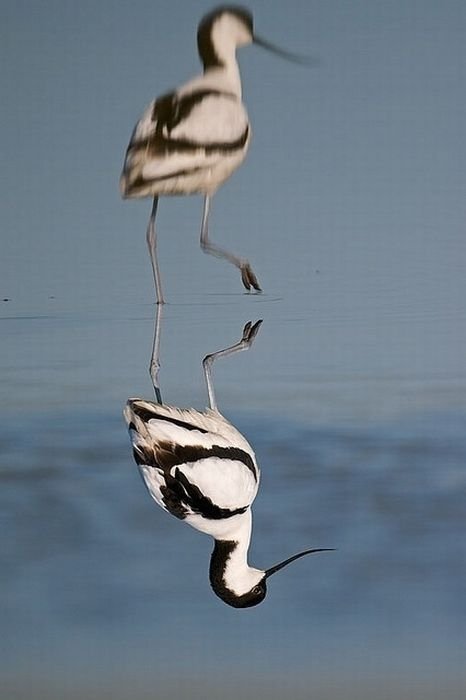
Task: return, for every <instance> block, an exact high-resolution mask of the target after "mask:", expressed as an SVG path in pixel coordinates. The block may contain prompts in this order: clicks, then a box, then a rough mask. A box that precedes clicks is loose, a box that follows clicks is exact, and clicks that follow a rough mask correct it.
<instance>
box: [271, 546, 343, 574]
mask: <svg viewBox="0 0 466 700" xmlns="http://www.w3.org/2000/svg"><path fill="white" fill-rule="evenodd" d="M334 551H335V550H334V549H333V548H328V547H327V548H319V549H306V550H305V551H304V552H299V554H295V555H294V556H292V557H290V558H289V559H285V561H281V562H280V563H279V564H275V566H272V567H271V568H270V569H267V571H266V572H265V578H269V576H272V574H276V573H277V571H280V569H283V568H284V567H285V566H288V564H291V562H292V561H295V560H296V559H300V558H301V557H304V556H305V555H306V554H315V553H316V552H334Z"/></svg>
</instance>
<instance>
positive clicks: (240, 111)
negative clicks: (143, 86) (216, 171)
mask: <svg viewBox="0 0 466 700" xmlns="http://www.w3.org/2000/svg"><path fill="white" fill-rule="evenodd" d="M163 109H164V105H161V116H162V113H163ZM162 120H163V116H162ZM248 130H249V124H248V116H247V114H246V110H245V109H244V106H243V105H242V103H241V101H240V100H239V99H238V98H237V97H236V95H234V94H232V93H230V92H223V91H220V90H214V89H211V88H204V89H202V88H198V89H196V90H193V91H191V92H187V93H185V94H182V95H177V96H176V98H175V99H174V100H173V101H172V110H171V114H170V118H169V119H168V120H167V121H165V122H164V126H163V128H162V133H163V135H164V136H165V137H166V138H167V139H170V140H171V141H172V142H174V143H180V142H181V143H183V142H186V143H191V144H193V145H195V146H196V147H198V148H205V149H206V150H207V151H209V150H214V149H217V150H227V151H228V150H231V149H235V148H239V147H242V146H244V143H245V142H246V140H247V136H248Z"/></svg>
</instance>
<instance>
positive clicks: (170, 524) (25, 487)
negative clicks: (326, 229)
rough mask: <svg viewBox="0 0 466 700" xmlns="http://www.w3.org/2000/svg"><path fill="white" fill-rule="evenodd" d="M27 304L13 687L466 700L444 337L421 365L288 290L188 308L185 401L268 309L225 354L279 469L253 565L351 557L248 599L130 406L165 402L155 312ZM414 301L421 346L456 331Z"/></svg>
mask: <svg viewBox="0 0 466 700" xmlns="http://www.w3.org/2000/svg"><path fill="white" fill-rule="evenodd" d="M215 265H216V262H215V261H214V262H212V266H213V268H214V270H215ZM324 297H325V295H323V294H321V298H322V299H323V298H324ZM14 303H15V302H14V301H13V300H12V301H11V302H8V303H7V302H5V303H4V305H3V307H2V309H3V312H4V315H3V318H2V319H1V326H2V336H3V338H4V345H3V351H2V362H1V366H0V375H1V383H2V386H3V387H4V389H5V392H4V400H3V402H2V420H1V428H0V449H1V455H2V458H1V472H0V481H1V491H0V498H1V506H0V512H1V518H2V532H3V538H2V548H1V564H0V572H1V578H2V596H1V599H0V608H1V620H2V635H1V642H0V644H1V647H2V662H1V663H2V678H3V680H2V684H3V691H2V692H3V694H2V696H1V697H2V698H3V697H5V698H21V699H22V698H40V699H42V698H44V699H45V698H61V697H65V696H66V697H67V698H75V697H76V698H78V697H79V698H103V697H104V698H105V697H109V698H110V697H112V698H118V699H119V698H121V699H122V700H123V698H127V697H132V698H135V699H136V700H139V698H141V699H143V698H149V697H156V698H163V699H165V698H178V697H180V696H181V695H182V694H185V695H187V696H188V697H194V698H197V697H199V698H202V697H207V698H210V697H212V698H214V697H220V696H221V697H226V698H230V697H232V698H233V697H235V696H236V695H237V694H238V692H241V693H243V696H244V697H252V695H253V694H254V695H258V696H259V697H266V696H267V697H272V698H275V697H277V698H279V697H283V694H284V693H285V692H286V693H292V694H294V697H298V698H301V697H302V698H307V697H310V696H311V695H312V696H316V697H319V698H327V697H328V698H329V699H330V698H350V699H351V698H355V699H356V698H361V697H368V698H370V697H377V698H417V697H419V698H420V697H422V698H438V697H442V698H452V699H456V698H458V700H459V698H462V697H463V696H464V692H465V690H466V675H465V672H464V664H463V657H464V639H465V632H466V602H465V596H464V584H465V581H466V545H465V539H464V532H465V526H466V508H465V505H464V504H465V497H466V411H464V410H463V408H462V407H461V402H462V400H463V399H464V375H463V374H461V373H460V372H459V371H457V369H455V367H451V368H450V370H451V371H447V370H448V368H446V369H445V372H442V371H440V370H436V367H435V366H434V365H433V364H430V363H431V362H433V360H432V359H431V358H434V357H435V356H436V352H437V357H438V352H439V349H440V348H442V347H443V346H444V341H443V340H442V341H441V342H439V344H438V345H437V347H436V348H432V347H430V348H429V347H426V348H425V351H424V350H423V351H422V353H423V354H422V353H421V351H420V350H419V354H420V355H421V356H422V357H423V362H421V363H420V364H421V366H420V367H418V370H417V371H416V368H415V366H414V365H416V364H419V361H418V359H417V358H416V357H414V358H411V359H410V358H409V357H406V355H405V354H404V353H403V352H401V350H400V353H399V354H398V355H397V354H395V355H394V356H393V355H392V354H391V352H389V351H387V349H386V348H385V347H384V343H383V342H381V339H380V338H378V337H377V334H376V333H375V334H372V332H371V330H370V329H369V327H368V326H369V322H368V321H367V319H365V318H363V317H360V318H358V313H353V314H352V315H350V318H347V319H342V318H340V317H339V316H338V317H336V318H335V317H333V318H332V315H331V314H330V315H329V314H328V313H326V312H325V309H319V308H317V309H311V308H310V307H309V308H308V306H307V304H305V303H300V304H298V305H297V306H296V307H295V309H294V312H293V309H292V306H291V302H290V301H289V300H287V299H284V298H280V297H271V296H267V295H262V296H258V297H248V296H245V295H241V294H238V295H233V296H232V297H230V296H228V295H224V296H221V295H217V296H216V295H204V296H200V297H193V298H191V300H188V299H186V298H181V297H179V298H177V297H176V296H175V297H174V299H173V301H172V303H171V304H170V305H167V307H166V309H165V312H164V319H163V321H164V325H163V333H164V335H163V344H162V373H161V379H162V389H163V390H164V398H165V400H166V401H167V402H170V401H173V402H174V403H178V404H180V405H196V406H198V407H202V406H204V405H205V389H204V386H203V383H202V381H203V380H202V374H201V370H200V362H199V360H200V358H201V356H202V355H203V354H204V353H205V352H207V351H211V350H214V349H216V348H218V347H221V346H224V345H226V344H228V343H230V342H232V341H234V340H236V339H237V338H238V337H239V335H240V332H241V328H242V323H243V321H245V320H247V318H249V317H251V318H253V319H255V318H258V317H263V318H264V319H265V321H264V326H263V329H262V333H261V334H260V335H259V337H258V339H257V341H256V345H255V346H254V347H253V349H252V350H251V351H249V352H248V353H242V354H241V355H239V356H237V357H235V358H231V360H229V361H225V362H224V363H220V362H219V363H218V365H217V366H216V368H215V370H216V371H215V377H216V386H217V392H218V398H219V402H220V405H221V407H222V409H223V411H224V413H225V414H226V415H227V416H228V417H229V418H230V419H232V420H233V422H234V423H235V424H236V425H237V426H238V427H239V428H240V429H241V430H242V431H243V432H244V433H245V434H246V435H247V437H248V439H249V440H250V442H251V443H252V445H253V446H254V448H255V449H256V453H257V456H258V459H259V461H260V464H261V466H262V469H263V481H262V486H261V490H260V493H259V496H258V498H257V501H256V506H255V510H254V517H255V529H254V536H253V543H252V548H251V557H250V558H251V562H253V563H254V564H256V565H257V566H261V567H266V566H270V565H271V564H273V563H275V562H276V561H278V560H280V559H281V558H284V557H286V556H288V555H289V554H291V553H293V552H295V551H298V550H300V549H302V548H305V547H308V546H329V547H336V548H337V551H335V552H333V553H328V554H322V555H319V556H315V557H314V558H312V559H308V560H303V561H301V562H299V563H296V565H295V566H294V567H290V569H288V570H287V571H286V572H284V573H283V575H282V576H281V577H277V579H276V580H273V581H272V582H271V585H270V589H269V591H270V592H269V595H268V597H267V600H266V601H265V603H264V604H263V605H261V606H259V607H258V608H255V609H251V610H248V611H237V610H233V609H229V608H228V607H227V606H225V605H223V604H222V603H221V602H220V601H218V600H217V599H216V598H215V596H214V595H213V594H212V593H211V591H210V589H209V585H208V577H207V572H208V561H209V555H210V550H211V543H210V541H209V539H208V538H207V537H205V536H203V535H201V534H200V533H197V532H195V531H192V530H191V529H189V528H188V527H185V526H183V525H182V524H181V523H179V522H177V521H176V520H175V519H173V518H170V517H169V516H168V515H167V514H165V513H163V512H162V511H160V510H159V509H158V508H157V507H156V506H155V504H153V503H152V501H151V499H150V498H149V497H148V495H147V493H146V492H145V489H144V488H143V485H142V483H141V481H140V478H139V476H138V474H137V471H136V468H135V465H134V464H133V462H132V457H131V453H130V449H129V442H128V439H127V434H126V429H125V426H124V423H123V420H122V417H121V410H122V406H123V404H124V401H125V400H126V398H127V397H128V396H129V395H138V394H139V395H146V396H150V391H149V388H150V384H149V380H148V378H147V376H146V369H145V367H146V365H147V361H148V357H149V349H150V342H151V329H152V318H151V317H152V313H153V307H152V306H151V305H149V304H145V305H144V304H142V303H141V304H140V305H139V306H138V305H137V304H136V303H131V304H130V303H128V302H126V306H125V304H124V303H122V308H121V309H120V310H119V309H118V308H111V306H110V305H109V307H108V308H106V309H103V308H101V309H100V310H99V309H90V308H86V307H85V306H84V307H82V308H81V310H80V311H79V312H78V311H76V310H74V311H71V310H68V311H67V310H66V309H65V308H60V300H59V299H47V300H43V301H40V300H39V301H38V302H37V304H36V308H35V309H33V311H32V312H31V313H30V314H26V313H24V310H22V309H20V310H19V313H17V311H18V309H17V308H15V306H14ZM372 303H373V304H374V305H375V306H377V304H379V303H381V302H378V301H377V298H376V299H375V300H374V301H373V302H372ZM63 306H64V304H63ZM116 306H118V304H116ZM324 306H325V305H324ZM354 308H356V306H355V307H354ZM381 313H383V310H382V312H381ZM387 315H388V312H387ZM411 316H412V318H411V319H410V321H409V324H408V325H404V324H405V319H404V315H403V314H400V313H399V312H398V311H397V309H396V307H395V306H394V307H392V314H391V318H390V317H389V320H388V323H391V324H392V329H393V327H394V326H396V327H397V330H398V332H399V331H400V328H404V329H405V333H404V335H401V334H399V335H398V336H397V338H398V340H397V344H399V345H400V346H401V345H403V346H406V343H409V342H410V337H409V336H410V333H413V330H412V329H413V328H415V333H417V334H418V333H422V332H424V331H425V332H427V331H426V329H427V327H428V326H430V332H431V333H432V334H433V335H435V334H440V331H441V329H442V326H443V324H445V325H446V327H447V330H448V326H449V325H450V331H451V332H452V333H454V332H455V328H454V327H453V326H454V325H455V326H456V327H457V326H458V324H457V321H458V317H455V318H454V319H453V322H449V321H448V319H445V318H443V317H442V318H441V317H440V316H438V317H435V315H434V316H433V317H432V316H429V317H428V318H427V320H426V319H425V318H424V317H423V316H422V314H417V313H416V311H413V312H412V314H411ZM311 322H312V323H311ZM350 323H352V324H353V325H354V326H356V327H358V328H360V330H361V332H362V333H363V335H364V338H365V339H368V338H369V336H371V337H372V340H371V343H370V345H369V347H367V346H365V347H364V345H365V343H363V342H362V341H361V339H360V337H359V335H358V334H357V333H356V334H355V333H354V329H353V332H351V334H349V333H348V326H349V324H350ZM366 324H367V325H366ZM311 326H312V327H311ZM345 337H347V338H348V341H347V342H346V343H345V342H344V338H345ZM438 337H440V335H439V336H438ZM363 347H364V349H363ZM358 348H359V349H360V352H358ZM375 348H377V349H378V353H377V352H375ZM445 352H446V353H447V354H448V353H451V349H450V348H446V350H445ZM400 357H404V365H403V363H402V362H400V360H399V358H400ZM410 362H412V364H413V366H412V367H409V364H410ZM439 364H440V363H439ZM183 395H185V396H186V400H185V401H183V400H182V397H183Z"/></svg>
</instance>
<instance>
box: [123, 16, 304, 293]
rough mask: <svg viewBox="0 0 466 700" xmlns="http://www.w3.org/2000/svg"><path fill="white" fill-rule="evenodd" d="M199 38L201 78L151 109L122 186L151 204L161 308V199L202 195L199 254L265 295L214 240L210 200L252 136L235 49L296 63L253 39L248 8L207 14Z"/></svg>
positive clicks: (150, 238)
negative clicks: (230, 268) (254, 48)
mask: <svg viewBox="0 0 466 700" xmlns="http://www.w3.org/2000/svg"><path fill="white" fill-rule="evenodd" d="M197 39H198V49H199V54H200V57H201V60H202V63H203V66H204V73H203V74H202V75H200V76H198V77H196V78H194V79H192V80H190V81H189V82H188V83H186V84H185V85H183V86H181V87H179V88H178V89H177V90H174V91H173V92H170V93H167V94H166V95H163V96H161V97H158V98H156V99H155V100H153V101H152V102H151V103H150V104H149V106H148V107H147V109H146V110H145V112H144V113H143V115H142V116H141V118H140V120H139V121H138V123H137V124H136V126H135V128H134V131H133V134H132V136H131V140H130V143H129V146H128V149H127V152H126V157H125V162H124V166H123V172H122V175H121V179H120V188H121V193H122V195H123V197H128V198H131V197H136V198H138V197H153V198H154V199H153V207H152V212H151V216H150V219H149V225H148V229H147V242H148V246H149V251H150V255H151V261H152V268H153V273H154V279H155V286H156V293H157V302H158V303H163V302H164V298H163V292H162V285H161V281H160V271H159V268H158V262H157V256H156V232H155V216H156V211H157V203H158V197H159V195H187V194H199V193H201V194H204V196H205V202H204V213H203V218H202V227H201V247H202V249H203V250H204V252H206V253H210V254H212V255H215V256H217V257H220V258H223V259H225V260H228V261H229V262H230V263H232V264H233V265H235V266H236V267H237V268H239V270H240V271H241V278H242V281H243V284H244V286H245V287H246V289H248V290H250V289H255V290H257V291H260V285H259V282H258V280H257V277H256V275H255V273H254V271H253V270H252V268H251V266H250V264H249V262H248V261H247V260H245V259H244V258H240V257H238V256H236V255H234V254H233V253H231V252H228V251H226V250H223V249H222V248H220V247H219V246H217V245H216V244H214V243H213V242H212V241H211V240H210V239H209V235H208V217H209V209H210V201H211V197H212V195H213V194H214V192H215V191H216V190H217V189H218V187H220V185H222V183H223V182H225V180H227V179H228V178H229V177H230V175H231V174H232V173H233V171H234V170H236V168H238V166H239V165H240V164H241V162H242V161H243V160H244V158H245V156H246V152H247V149H248V146H249V141H250V137H251V129H250V125H249V120H248V115H247V113H246V109H245V107H244V105H243V103H242V100H241V79H240V73H239V68H238V64H237V61H236V49H237V48H239V47H241V46H246V45H247V44H250V43H252V42H254V43H256V44H259V45H261V46H263V47H264V48H267V49H269V50H271V51H275V52H276V53H279V54H281V55H282V56H284V57H286V58H289V59H291V60H299V59H298V58H297V57H295V56H293V55H292V54H288V53H287V52H285V51H282V50H281V49H278V48H276V47H275V46H273V45H272V44H270V43H269V42H267V41H265V40H263V39H260V38H258V37H257V36H256V35H254V32H253V18H252V15H251V13H250V12H249V11H248V10H246V9H245V8H243V7H238V6H224V7H220V8H217V9H215V10H213V11H212V12H210V13H209V14H208V15H206V16H205V17H204V18H203V19H202V20H201V22H200V24H199V28H198V35H197Z"/></svg>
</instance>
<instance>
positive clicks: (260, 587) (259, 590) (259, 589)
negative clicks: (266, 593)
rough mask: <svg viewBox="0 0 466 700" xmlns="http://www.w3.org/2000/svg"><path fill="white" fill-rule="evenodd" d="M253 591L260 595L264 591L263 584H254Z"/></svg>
mask: <svg viewBox="0 0 466 700" xmlns="http://www.w3.org/2000/svg"><path fill="white" fill-rule="evenodd" d="M252 592H253V593H254V595H260V594H261V593H262V586H254V588H253V589H252Z"/></svg>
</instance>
